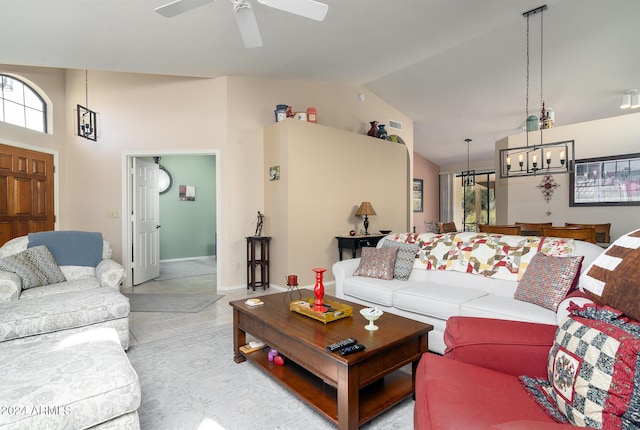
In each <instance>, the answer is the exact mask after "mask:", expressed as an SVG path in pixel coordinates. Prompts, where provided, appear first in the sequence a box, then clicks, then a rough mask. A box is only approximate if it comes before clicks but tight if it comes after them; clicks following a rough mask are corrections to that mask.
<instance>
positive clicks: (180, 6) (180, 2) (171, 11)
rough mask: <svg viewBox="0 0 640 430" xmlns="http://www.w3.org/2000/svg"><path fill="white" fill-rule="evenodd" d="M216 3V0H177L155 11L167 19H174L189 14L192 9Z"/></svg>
mask: <svg viewBox="0 0 640 430" xmlns="http://www.w3.org/2000/svg"><path fill="white" fill-rule="evenodd" d="M215 1H216V0H175V1H172V2H171V3H167V4H165V5H164V6H160V7H157V8H155V9H154V11H156V12H158V13H159V14H160V15H162V16H164V17H166V18H172V17H174V16H176V15H180V14H181V13H184V12H188V11H190V10H192V9H195V8H197V7H200V6H202V5H205V4H207V3H213V2H215Z"/></svg>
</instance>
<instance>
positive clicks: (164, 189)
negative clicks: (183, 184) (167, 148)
mask: <svg viewBox="0 0 640 430" xmlns="http://www.w3.org/2000/svg"><path fill="white" fill-rule="evenodd" d="M153 161H154V162H155V163H156V164H157V165H158V191H159V193H160V194H161V195H162V194H166V193H168V192H169V190H170V189H171V187H172V186H173V176H171V172H169V171H168V170H167V168H166V167H164V166H163V165H162V164H160V157H153Z"/></svg>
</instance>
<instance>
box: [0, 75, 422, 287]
mask: <svg viewBox="0 0 640 430" xmlns="http://www.w3.org/2000/svg"><path fill="white" fill-rule="evenodd" d="M0 72H3V73H14V74H18V75H20V76H23V77H27V78H28V79H29V80H30V81H31V82H32V83H34V84H35V85H36V86H37V87H40V88H42V89H43V90H44V91H45V92H46V93H47V95H48V97H49V98H50V99H51V100H52V102H53V125H54V127H53V135H52V136H48V135H43V134H42V133H36V132H32V131H29V130H24V129H21V128H18V127H14V126H11V125H7V124H2V123H0V141H2V142H3V143H8V144H20V145H32V146H34V147H36V148H43V149H46V150H49V151H57V152H58V153H59V156H60V159H59V165H58V171H59V172H60V173H59V176H60V181H59V183H60V189H59V192H58V196H59V211H58V212H57V216H58V220H59V227H60V228H61V229H78V230H92V231H101V232H103V234H104V236H105V237H106V238H108V239H109V240H110V241H111V242H112V243H113V246H114V254H115V258H116V259H119V260H121V259H122V256H123V247H124V244H123V225H124V221H123V219H122V218H120V219H116V218H108V217H107V213H108V212H113V211H119V212H122V211H123V210H122V208H123V207H124V203H123V178H124V177H125V176H124V175H125V172H124V171H123V170H124V169H123V159H124V157H125V154H131V153H137V154H141V153H146V154H153V153H167V152H170V153H173V152H177V151H186V152H191V153H198V152H209V153H210V152H211V151H217V153H218V154H219V157H218V161H219V175H220V184H219V187H220V188H219V201H220V205H219V206H218V211H219V213H218V219H219V227H220V228H219V229H218V232H219V234H218V251H219V253H218V254H219V256H218V265H219V287H221V288H225V287H231V286H236V285H243V284H245V283H246V271H245V268H246V261H245V259H246V256H245V239H244V237H245V236H247V235H250V234H253V232H254V231H255V219H256V212H257V211H258V210H263V208H264V192H263V188H264V182H265V178H266V174H265V172H264V171H263V128H264V127H265V126H267V125H270V124H272V123H273V122H274V114H273V110H274V109H275V105H276V104H279V103H285V104H289V105H292V106H294V108H295V109H296V110H298V109H299V110H303V109H306V108H307V107H308V106H314V107H316V108H317V109H318V122H319V123H320V124H325V125H328V126H331V127H335V128H339V129H343V130H348V131H354V132H365V131H366V129H368V125H369V124H368V123H369V121H371V120H373V119H376V120H381V121H385V120H386V119H387V118H392V119H395V120H398V121H401V122H402V123H403V126H404V129H403V131H402V134H400V135H401V137H402V138H403V140H404V141H405V142H406V143H407V147H408V148H409V151H410V154H412V152H413V124H412V122H411V121H410V120H409V118H408V117H406V116H405V115H402V114H401V113H400V112H398V111H397V110H396V109H394V108H392V107H391V106H389V105H388V104H387V103H385V102H384V101H383V100H381V99H379V98H377V97H376V96H375V95H373V94H371V93H369V92H368V91H367V90H365V89H363V88H361V87H358V86H345V85H333V84H323V83H314V82H290V81H272V80H262V79H248V78H240V77H223V78H218V79H196V78H184V77H169V76H157V75H141V74H130V73H116V72H100V71H89V74H88V81H89V107H90V108H91V109H92V110H95V111H97V112H99V114H100V115H99V117H98V121H99V124H98V125H99V139H98V142H92V141H89V140H86V139H83V138H80V137H78V136H75V135H74V109H75V107H76V104H85V72H84V71H81V70H67V71H64V70H59V69H46V68H33V67H15V66H5V65H0ZM359 93H363V94H365V96H366V100H365V101H364V102H361V101H360V100H359V99H358V94H359ZM411 156H412V155H411ZM381 163H382V162H381ZM345 183H347V184H348V181H347V180H345ZM266 215H267V216H269V214H266Z"/></svg>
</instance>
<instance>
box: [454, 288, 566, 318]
mask: <svg viewBox="0 0 640 430" xmlns="http://www.w3.org/2000/svg"><path fill="white" fill-rule="evenodd" d="M460 315H462V316H468V317H483V318H498V319H504V320H513V321H527V322H537V323H542V324H555V323H556V313H555V312H553V311H550V310H549V309H545V308H543V307H540V306H538V305H534V304H533V303H527V302H523V301H520V300H516V299H513V298H511V297H504V296H499V295H497V294H489V295H486V296H483V297H479V298H477V299H475V300H470V301H468V302H465V303H463V304H462V305H460Z"/></svg>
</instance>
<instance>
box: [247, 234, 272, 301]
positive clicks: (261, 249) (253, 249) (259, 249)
mask: <svg viewBox="0 0 640 430" xmlns="http://www.w3.org/2000/svg"><path fill="white" fill-rule="evenodd" d="M246 239H247V290H248V289H249V288H252V289H253V291H255V290H256V287H262V288H263V289H265V290H266V289H267V288H269V241H270V240H271V238H270V237H268V236H249V237H247V238H246ZM256 269H257V271H258V272H259V273H260V279H259V280H256Z"/></svg>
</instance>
